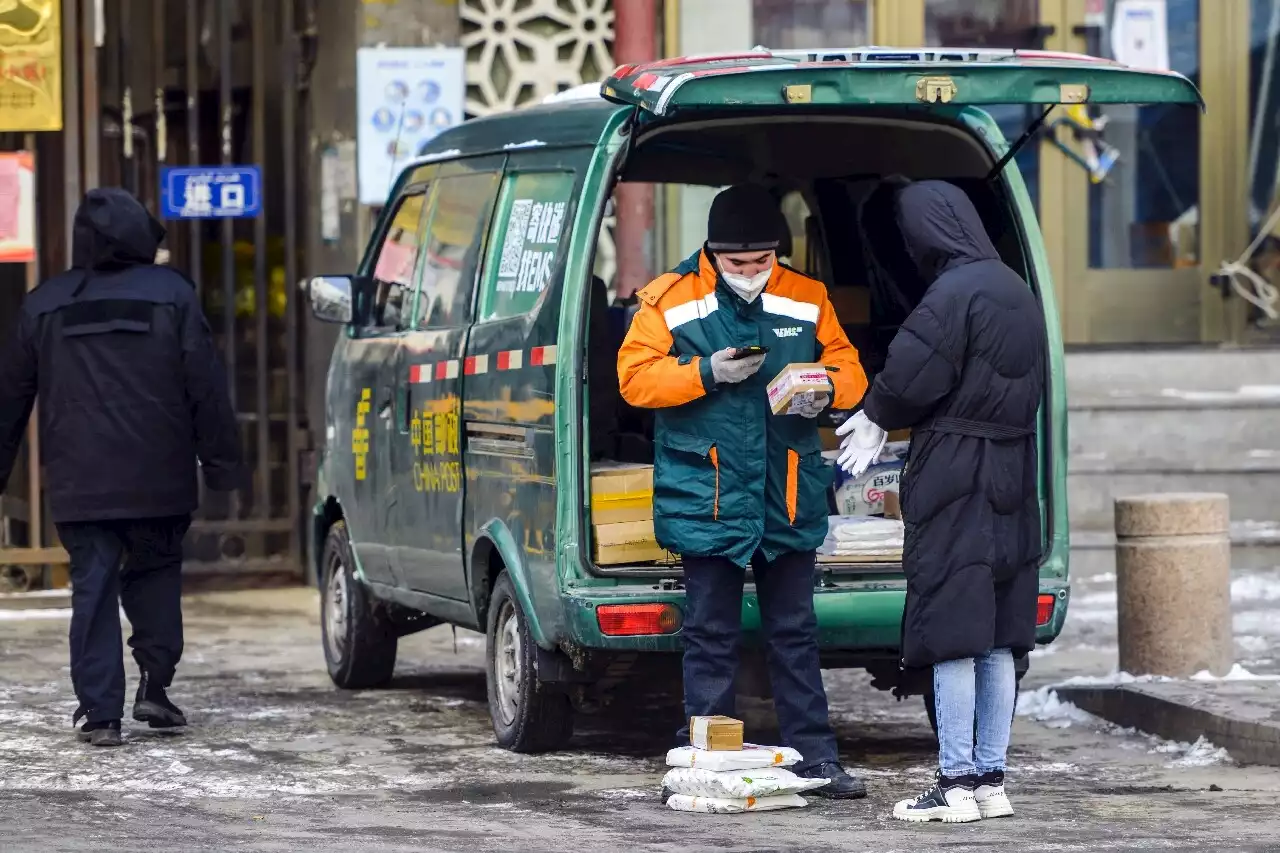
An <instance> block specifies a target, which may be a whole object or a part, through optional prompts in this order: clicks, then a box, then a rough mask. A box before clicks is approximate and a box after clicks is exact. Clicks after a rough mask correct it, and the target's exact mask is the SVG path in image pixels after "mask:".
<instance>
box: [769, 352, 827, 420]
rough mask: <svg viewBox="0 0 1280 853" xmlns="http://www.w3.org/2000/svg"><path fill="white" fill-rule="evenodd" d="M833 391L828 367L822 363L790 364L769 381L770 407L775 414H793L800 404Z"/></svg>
mask: <svg viewBox="0 0 1280 853" xmlns="http://www.w3.org/2000/svg"><path fill="white" fill-rule="evenodd" d="M830 393H831V380H829V379H828V378H827V368H826V367H824V366H822V365H821V364H788V365H787V366H786V367H784V368H782V370H781V371H780V372H779V373H778V375H777V376H775V377H773V380H772V381H771V382H770V383H769V390H768V394H769V408H771V409H772V410H773V413H774V414H775V415H793V414H795V413H796V411H797V410H798V409H799V408H802V406H801V405H800V404H803V403H805V402H808V403H812V402H813V398H814V397H816V396H818V395H819V394H830Z"/></svg>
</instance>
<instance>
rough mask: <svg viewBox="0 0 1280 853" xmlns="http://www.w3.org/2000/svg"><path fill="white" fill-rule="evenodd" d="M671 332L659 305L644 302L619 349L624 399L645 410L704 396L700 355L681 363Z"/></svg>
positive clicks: (675, 404) (673, 404)
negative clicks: (672, 346) (673, 351)
mask: <svg viewBox="0 0 1280 853" xmlns="http://www.w3.org/2000/svg"><path fill="white" fill-rule="evenodd" d="M671 344H672V338H671V332H670V331H669V330H668V329H667V322H666V320H665V319H663V316H662V311H660V310H659V309H658V308H657V307H656V306H655V305H652V304H648V303H645V304H642V305H641V306H640V310H639V311H638V312H637V313H636V316H635V319H634V320H632V321H631V328H630V329H629V330H628V331H627V337H626V339H625V340H624V341H623V342H622V348H621V349H619V350H618V388H619V390H620V391H621V392H622V399H624V400H626V401H627V402H628V403H630V404H631V405H633V406H636V407H637V408H641V409H662V408H667V407H669V406H682V405H684V404H685V403H690V402H692V401H694V400H697V399H698V398H699V397H702V396H704V395H705V394H706V393H707V392H706V389H704V388H703V387H702V374H701V372H700V369H701V365H700V364H699V362H700V361H701V359H700V358H698V357H694V358H693V359H692V360H691V361H690V362H689V363H688V364H681V363H680V361H679V360H678V359H677V358H676V357H675V356H673V355H670V352H671Z"/></svg>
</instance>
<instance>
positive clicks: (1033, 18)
mask: <svg viewBox="0 0 1280 853" xmlns="http://www.w3.org/2000/svg"><path fill="white" fill-rule="evenodd" d="M1152 5H1154V6H1159V7H1161V8H1162V9H1163V11H1164V16H1165V20H1164V21H1163V22H1160V21H1158V20H1156V21H1143V20H1139V19H1138V18H1136V17H1134V16H1133V14H1132V13H1133V11H1134V9H1136V8H1139V7H1137V6H1129V7H1126V6H1125V5H1124V4H1122V3H1121V4H1118V0H881V1H880V2H878V3H876V4H875V6H874V8H873V10H872V20H873V29H874V32H875V36H876V41H877V42H879V43H882V44H899V45H917V44H924V45H930V46H934V45H938V46H940V45H948V46H955V45H965V46H970V45H977V46H984V47H992V48H1014V49H1018V48H1022V49H1041V50H1061V51H1070V52H1076V53H1088V54H1091V55H1095V56H1103V57H1107V58H1116V59H1119V60H1121V61H1125V62H1128V63H1130V64H1138V65H1147V66H1148V67H1151V66H1153V65H1157V66H1162V67H1167V68H1169V69H1170V70H1173V71H1177V72H1179V73H1181V74H1184V75H1186V76H1187V77H1189V78H1190V79H1191V80H1192V81H1193V82H1195V83H1196V84H1197V85H1198V86H1199V87H1200V88H1201V90H1202V92H1203V93H1204V95H1205V99H1206V101H1207V102H1208V103H1209V104H1210V109H1211V111H1212V112H1211V114H1210V115H1209V116H1208V117H1207V118H1202V116H1201V114H1200V113H1199V111H1198V110H1197V109H1196V108H1195V107H1193V106H1174V105H1165V106H1150V107H1146V106H1116V107H1095V106H1090V107H1088V108H1083V107H1077V108H1065V107H1060V108H1058V109H1057V110H1055V111H1054V112H1053V113H1052V114H1051V115H1050V116H1049V119H1048V120H1047V122H1046V123H1045V129H1044V131H1043V132H1042V133H1041V135H1040V137H1039V142H1038V143H1033V144H1030V145H1028V146H1027V147H1026V148H1025V149H1024V150H1023V151H1022V152H1021V153H1020V154H1019V155H1018V158H1017V163H1018V166H1019V168H1021V170H1022V172H1023V175H1024V177H1025V178H1026V181H1027V184H1028V189H1029V190H1030V191H1031V193H1032V196H1033V197H1034V198H1035V200H1036V205H1037V210H1038V213H1039V216H1040V223H1041V230H1042V231H1043V233H1044V239H1045V244H1046V248H1047V250H1048V253H1049V256H1050V260H1051V264H1052V267H1053V272H1054V278H1055V280H1056V282H1057V286H1058V287H1057V290H1058V298H1059V300H1060V304H1059V310H1060V313H1061V316H1062V318H1063V333H1064V337H1065V339H1066V341H1067V343H1068V344H1076V345H1107V346H1127V345H1170V344H1199V343H1213V342H1219V341H1224V340H1231V339H1233V338H1236V337H1237V336H1238V335H1239V334H1241V324H1238V323H1233V322H1232V311H1234V310H1235V309H1236V306H1235V305H1234V304H1233V302H1232V301H1225V300H1224V299H1223V298H1222V296H1221V293H1220V292H1219V291H1217V290H1214V289H1213V288H1212V287H1211V285H1210V279H1211V278H1212V276H1213V275H1214V273H1216V272H1217V270H1218V268H1219V267H1220V265H1221V263H1222V260H1223V259H1224V258H1227V257H1235V256H1236V255H1238V254H1239V252H1240V251H1241V250H1242V249H1243V248H1244V246H1245V245H1246V244H1247V242H1248V239H1249V234H1248V227H1247V222H1246V221H1245V217H1244V212H1245V211H1244V207H1243V206H1242V201H1243V199H1244V197H1245V189H1244V185H1243V179H1244V178H1243V174H1240V175H1237V174H1236V172H1237V171H1241V169H1240V167H1242V166H1243V154H1242V153H1241V152H1242V151H1243V150H1244V146H1243V144H1241V143H1240V140H1243V139H1247V138H1248V130H1247V127H1248V123H1247V116H1246V115H1245V113H1246V112H1247V111H1245V110H1236V109H1235V104H1236V103H1237V99H1236V98H1235V97H1234V93H1235V92H1236V88H1235V87H1239V86H1240V85H1242V81H1243V80H1244V78H1245V75H1246V69H1245V68H1244V67H1243V65H1242V63H1243V61H1244V60H1242V59H1229V58H1228V57H1226V56H1224V55H1223V45H1224V44H1227V43H1229V42H1230V39H1231V36H1232V35H1234V34H1235V33H1237V31H1238V32H1240V33H1241V34H1243V33H1245V32H1247V31H1248V24H1247V21H1246V20H1245V19H1247V17H1248V14H1249V8H1248V3H1247V0H1245V2H1237V0H1223V2H1220V3H1219V2H1215V4H1214V13H1213V14H1212V15H1202V13H1201V5H1202V0H1167V2H1165V3H1161V4H1147V6H1146V7H1145V8H1150V7H1151V6H1152ZM1242 16H1243V17H1242ZM1144 27H1145V29H1144ZM1240 55H1242V56H1247V51H1244V50H1242V51H1241V52H1240ZM1202 57H1206V58H1208V60H1211V61H1202ZM1238 66H1239V67H1238ZM992 114H993V116H994V117H995V118H996V120H997V121H998V122H999V123H1000V125H1001V127H1002V129H1003V130H1004V133H1005V135H1006V136H1007V137H1008V138H1010V139H1015V138H1017V137H1018V136H1019V135H1020V134H1021V133H1022V132H1023V130H1025V129H1026V128H1027V126H1028V125H1029V124H1030V123H1031V122H1033V121H1035V119H1036V118H1037V116H1038V115H1039V111H1038V110H1034V109H1030V110H1029V109H1023V108H1017V107H1009V108H1002V109H1000V110H993V111H992ZM1236 301H1237V302H1238V300H1236Z"/></svg>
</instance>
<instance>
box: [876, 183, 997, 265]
mask: <svg viewBox="0 0 1280 853" xmlns="http://www.w3.org/2000/svg"><path fill="white" fill-rule="evenodd" d="M898 227H899V228H900V229H902V236H903V239H904V240H905V242H906V244H907V253H908V254H909V255H910V256H911V259H912V260H913V261H914V262H915V265H916V268H917V269H919V270H920V275H922V276H923V277H924V279H925V281H926V282H928V283H929V284H933V282H934V281H936V280H937V278H938V276H940V275H942V274H943V273H944V272H946V271H947V270H950V269H954V268H955V267H958V266H963V265H965V264H971V263H974V262H975V261H987V260H995V259H998V258H999V257H1000V255H999V253H998V252H996V247H995V246H994V245H993V244H992V242H991V238H990V237H989V236H988V235H987V229H986V228H985V227H983V225H982V218H981V217H980V216H978V210H977V208H975V207H974V206H973V202H972V201H970V200H969V196H967V195H966V194H965V192H964V190H962V189H960V188H959V187H957V186H955V185H954V184H949V183H947V182H946V181H921V182H919V183H916V184H911V185H910V186H907V187H904V188H903V189H902V190H901V191H900V192H899V193H898Z"/></svg>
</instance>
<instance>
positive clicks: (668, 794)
mask: <svg viewBox="0 0 1280 853" xmlns="http://www.w3.org/2000/svg"><path fill="white" fill-rule="evenodd" d="M675 794H676V792H675V791H673V790H671V789H670V788H668V787H667V786H666V785H663V786H662V804H663V805H664V806H665V805H666V804H667V800H669V799H671V798H672V797H674V796H675Z"/></svg>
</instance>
